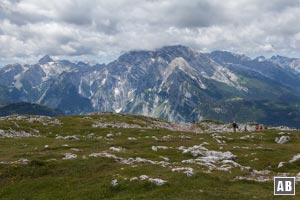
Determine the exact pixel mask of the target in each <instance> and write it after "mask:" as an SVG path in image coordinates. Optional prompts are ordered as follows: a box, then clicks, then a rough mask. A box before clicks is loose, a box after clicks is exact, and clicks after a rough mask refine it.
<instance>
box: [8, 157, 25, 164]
mask: <svg viewBox="0 0 300 200" xmlns="http://www.w3.org/2000/svg"><path fill="white" fill-rule="evenodd" d="M28 162H29V160H28V159H26V158H20V159H19V160H17V161H13V162H11V163H10V164H28Z"/></svg>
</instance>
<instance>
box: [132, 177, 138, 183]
mask: <svg viewBox="0 0 300 200" xmlns="http://www.w3.org/2000/svg"><path fill="white" fill-rule="evenodd" d="M137 180H138V177H132V178H131V179H130V182H132V181H137Z"/></svg>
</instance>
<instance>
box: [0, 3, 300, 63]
mask: <svg viewBox="0 0 300 200" xmlns="http://www.w3.org/2000/svg"><path fill="white" fill-rule="evenodd" d="M299 19H300V8H299V1H298V0H273V1H261V0H239V1H236V0H227V1H222V0H189V1H181V0H107V1H104V0H89V1H82V0H64V1H61V0H52V1H49V0H1V1H0V45H1V47H2V48H1V49H0V63H10V62H28V61H32V62H34V61H36V59H38V57H39V56H42V55H44V54H50V55H53V56H56V57H58V58H59V57H61V58H74V59H77V58H80V59H85V58H86V59H94V60H98V61H99V62H102V61H109V60H111V59H112V58H116V57H117V56H118V55H119V54H120V53H121V52H124V51H127V50H131V49H155V48H158V47H161V46H164V45H172V44H183V45H188V46H191V47H193V48H194V49H197V50H200V51H212V50H216V49H220V50H230V51H234V52H240V53H245V54H249V55H269V54H271V53H272V54H282V55H290V56H297V57H300V55H299V53H297V52H300V23H299V22H298V21H299Z"/></svg>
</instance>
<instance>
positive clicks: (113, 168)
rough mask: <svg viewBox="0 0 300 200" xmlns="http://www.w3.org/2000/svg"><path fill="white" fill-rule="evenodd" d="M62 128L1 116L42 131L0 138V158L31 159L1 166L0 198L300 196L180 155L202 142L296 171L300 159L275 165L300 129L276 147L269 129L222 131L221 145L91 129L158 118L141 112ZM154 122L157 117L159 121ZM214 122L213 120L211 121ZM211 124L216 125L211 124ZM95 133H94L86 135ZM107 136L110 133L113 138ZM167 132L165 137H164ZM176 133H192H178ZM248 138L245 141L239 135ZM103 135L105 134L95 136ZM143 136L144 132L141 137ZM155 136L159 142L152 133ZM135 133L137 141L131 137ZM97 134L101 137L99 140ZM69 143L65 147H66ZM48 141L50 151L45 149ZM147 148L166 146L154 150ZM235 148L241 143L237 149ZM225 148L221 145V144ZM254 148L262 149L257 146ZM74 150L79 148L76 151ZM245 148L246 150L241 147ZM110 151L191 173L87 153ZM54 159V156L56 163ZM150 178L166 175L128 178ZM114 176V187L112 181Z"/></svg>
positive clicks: (255, 164)
mask: <svg viewBox="0 0 300 200" xmlns="http://www.w3.org/2000/svg"><path fill="white" fill-rule="evenodd" d="M58 119H59V120H60V121H61V122H62V123H63V125H48V126H45V125H43V124H42V123H40V122H34V123H29V122H27V121H26V120H25V121H17V120H11V121H8V120H0V129H3V130H9V129H10V128H11V129H14V130H26V131H29V132H30V131H32V130H33V129H35V130H39V132H40V134H41V137H28V138H0V162H1V161H7V162H13V161H16V160H19V159H20V158H26V159H28V160H29V163H28V164H0V199H115V200H116V199H175V200H176V199H178V200H179V199H297V198H299V197H300V195H299V194H300V191H299V185H296V196H295V197H274V196H273V182H272V181H271V182H265V183H259V182H255V181H245V180H243V181H242V180H240V181H238V180H235V177H237V176H249V174H250V173H249V172H247V171H241V170H240V169H238V168H234V169H232V170H231V172H224V171H213V172H211V173H207V168H206V167H203V166H200V165H196V164H184V163H181V161H182V160H187V159H193V158H194V157H193V156H191V155H190V154H183V153H182V152H181V151H179V150H178V149H177V148H178V147H179V146H186V147H190V146H193V145H199V144H201V143H202V142H207V143H209V145H205V147H207V148H208V149H209V150H216V151H223V152H224V151H230V152H232V153H233V154H235V155H237V157H238V158H237V162H238V163H239V164H241V165H244V166H250V167H252V168H253V169H256V170H264V169H268V170H270V171H271V174H270V176H274V175H276V174H277V173H283V172H285V173H291V174H292V175H295V174H297V173H298V172H300V162H299V161H297V162H295V163H291V164H286V165H285V166H284V167H282V168H280V169H278V168H277V166H278V163H279V162H281V161H285V162H287V161H289V160H290V159H291V158H292V157H293V155H295V154H297V153H300V150H299V144H300V135H299V132H297V131H295V132H290V133H291V135H290V137H291V138H292V141H291V142H290V143H288V144H283V145H279V144H276V143H275V142H274V139H275V137H279V135H278V134H277V133H278V132H280V131H275V130H266V131H263V132H261V131H259V132H254V133H245V132H243V133H217V134H218V135H220V136H225V138H223V139H221V140H224V141H225V142H226V143H225V145H219V144H218V143H217V142H216V140H215V139H213V138H212V135H211V133H203V134H196V133H189V132H182V131H177V132H176V131H169V130H165V129H151V130H148V129H143V128H141V129H118V128H104V129H101V128H92V124H93V123H94V122H96V121H101V122H115V123H117V122H124V123H128V124H138V125H140V126H142V127H144V126H146V125H147V124H149V123H152V122H153V121H155V119H150V118H146V117H142V116H125V115H116V114H109V113H106V114H102V115H90V116H71V117H60V118H58ZM157 121H159V120H157ZM210 122H211V121H210ZM212 123H213V122H212ZM119 132H121V135H117V134H116V133H119ZM91 133H93V136H90V137H89V136H88V135H89V134H91ZM108 133H113V134H115V136H114V137H112V138H111V139H109V138H106V135H107V134H108ZM57 134H58V135H62V136H67V135H77V136H78V137H80V140H57V139H55V137H56V135H57ZM167 135H169V137H168V138H167V139H165V140H163V136H167ZM181 135H186V136H189V137H191V138H190V139H184V138H181V137H180V136H181ZM246 135H252V136H253V138H249V139H247V140H242V139H241V137H243V136H246ZM100 136H102V139H99V138H98V137H100ZM146 136H148V137H146ZM152 136H155V137H156V138H158V140H155V139H153V138H152ZM128 137H135V138H136V139H137V140H128V139H127V138H128ZM97 138H98V139H97ZM65 144H68V146H64V145H65ZM45 145H48V146H49V147H48V148H45ZM112 146H114V147H123V148H125V149H126V150H125V151H124V152H113V151H111V150H109V148H110V147H112ZM152 146H167V147H171V148H169V149H167V150H158V151H152V149H151V147H152ZM237 146H239V147H243V148H236V147H237ZM220 147H222V148H223V149H220ZM257 147H259V148H257ZM72 148H76V149H79V150H80V151H79V152H77V151H73V150H71V149H72ZM246 148H249V149H246ZM103 151H105V152H108V153H113V154H115V155H116V156H118V157H122V158H129V157H132V158H135V157H141V158H146V159H150V160H153V161H162V158H161V156H164V157H167V158H169V159H170V163H171V167H173V168H174V167H192V168H193V169H194V172H195V174H194V175H193V176H191V177H187V176H186V175H185V174H183V173H182V172H172V171H171V169H170V168H169V167H162V166H159V165H152V164H147V163H135V164H134V165H127V164H121V163H119V162H116V161H115V160H114V159H112V158H101V157H97V158H91V157H89V156H88V155H89V154H91V153H97V152H103ZM64 153H75V154H76V155H77V156H78V157H77V159H72V160H63V159H62V158H63V154H64ZM53 159H55V160H53ZM143 174H144V175H147V176H149V177H151V178H160V179H163V180H166V181H167V183H166V184H165V185H163V186H156V185H154V184H152V183H149V182H147V181H141V180H137V181H130V178H132V177H139V176H140V175H143ZM113 179H117V180H118V182H119V184H118V185H117V186H115V187H113V186H112V185H111V181H112V180H113Z"/></svg>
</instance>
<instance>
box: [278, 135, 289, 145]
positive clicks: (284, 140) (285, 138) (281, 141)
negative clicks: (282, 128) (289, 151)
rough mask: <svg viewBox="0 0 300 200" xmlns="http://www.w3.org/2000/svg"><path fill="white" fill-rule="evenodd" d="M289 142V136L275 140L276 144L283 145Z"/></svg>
mask: <svg viewBox="0 0 300 200" xmlns="http://www.w3.org/2000/svg"><path fill="white" fill-rule="evenodd" d="M289 141H291V139H290V136H281V137H280V138H275V142H276V143H277V144H285V143H288V142H289Z"/></svg>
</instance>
